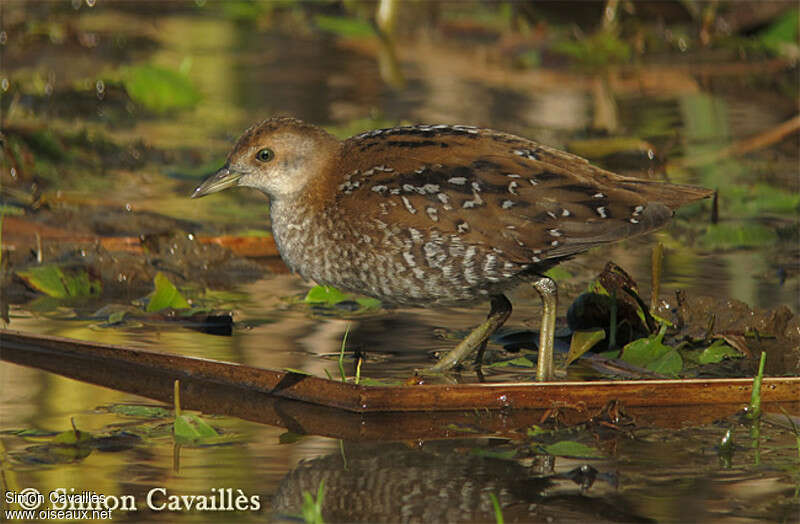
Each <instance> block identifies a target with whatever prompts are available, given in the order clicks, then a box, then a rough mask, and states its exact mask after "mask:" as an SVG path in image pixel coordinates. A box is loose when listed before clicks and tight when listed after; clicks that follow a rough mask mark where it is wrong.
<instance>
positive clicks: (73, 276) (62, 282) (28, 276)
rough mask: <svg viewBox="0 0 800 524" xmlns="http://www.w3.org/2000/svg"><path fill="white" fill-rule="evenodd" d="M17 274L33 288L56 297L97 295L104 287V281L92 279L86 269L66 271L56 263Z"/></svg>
mask: <svg viewBox="0 0 800 524" xmlns="http://www.w3.org/2000/svg"><path fill="white" fill-rule="evenodd" d="M17 276H19V277H20V278H21V279H22V280H24V281H25V283H27V284H28V285H29V286H31V287H32V288H33V289H36V290H37V291H41V292H42V293H44V294H46V295H48V296H51V297H54V298H73V297H88V296H95V295H99V294H100V291H101V290H102V289H103V285H102V283H101V282H100V281H99V280H92V279H91V278H90V277H89V273H88V272H87V271H86V270H85V269H83V270H80V271H77V272H69V271H68V272H65V271H63V270H62V269H61V268H60V267H58V266H56V265H55V264H47V265H44V266H36V267H32V268H30V269H26V270H24V271H17Z"/></svg>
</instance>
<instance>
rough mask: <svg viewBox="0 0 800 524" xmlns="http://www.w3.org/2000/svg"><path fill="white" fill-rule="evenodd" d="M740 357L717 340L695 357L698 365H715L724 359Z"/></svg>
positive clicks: (736, 352) (720, 340) (739, 354)
mask: <svg viewBox="0 0 800 524" xmlns="http://www.w3.org/2000/svg"><path fill="white" fill-rule="evenodd" d="M741 356H742V355H741V353H739V352H738V351H737V350H736V349H734V348H732V347H730V346H729V345H727V344H726V343H725V341H724V340H722V339H717V340H715V341H714V343H713V344H711V345H710V346H708V347H707V348H705V349H704V350H703V352H702V353H700V355H699V356H698V357H697V361H698V362H699V363H700V364H716V363H717V362H721V361H722V360H723V359H724V358H725V357H731V358H738V357H741Z"/></svg>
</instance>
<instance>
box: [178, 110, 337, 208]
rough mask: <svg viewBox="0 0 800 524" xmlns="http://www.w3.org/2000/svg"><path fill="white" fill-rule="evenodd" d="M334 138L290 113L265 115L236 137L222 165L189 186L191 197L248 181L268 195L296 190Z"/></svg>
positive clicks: (325, 157) (326, 157) (323, 159)
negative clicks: (276, 115) (272, 116)
mask: <svg viewBox="0 0 800 524" xmlns="http://www.w3.org/2000/svg"><path fill="white" fill-rule="evenodd" d="M339 145H340V142H339V141H338V140H336V139H335V138H334V137H333V136H331V135H329V134H328V133H326V132H325V131H323V130H322V129H320V128H318V127H316V126H312V125H310V124H306V123H304V122H301V121H300V120H296V119H294V118H285V117H281V118H271V119H269V120H265V121H264V122H261V123H260V124H257V125H255V126H253V127H251V128H250V129H248V130H247V131H245V133H244V134H243V135H242V136H241V137H240V138H239V140H238V141H237V142H236V145H235V146H234V147H233V150H232V151H231V153H230V155H228V160H227V162H225V165H224V166H223V167H222V168H221V169H219V171H217V172H216V173H213V174H212V175H210V176H208V177H207V178H206V179H205V180H203V182H202V183H201V184H200V185H199V186H198V187H197V188H196V189H195V190H194V192H193V193H192V198H199V197H202V196H206V195H209V194H211V193H216V192H218V191H222V190H224V189H228V188H229V187H234V186H243V187H252V188H255V189H258V190H260V191H261V192H263V193H265V194H266V195H268V196H269V197H270V198H272V199H281V198H287V197H291V196H292V195H296V194H298V193H299V192H300V191H301V190H302V189H303V188H304V187H305V186H306V185H307V184H308V183H309V181H310V180H311V179H312V178H313V177H314V176H315V175H317V174H319V173H320V171H321V170H324V169H325V167H326V164H327V163H328V162H329V161H330V159H331V155H333V154H334V152H335V151H336V149H337V147H338V146H339Z"/></svg>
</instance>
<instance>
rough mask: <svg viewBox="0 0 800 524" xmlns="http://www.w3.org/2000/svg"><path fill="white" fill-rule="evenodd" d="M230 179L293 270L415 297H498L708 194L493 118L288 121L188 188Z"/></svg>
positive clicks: (403, 298)
mask: <svg viewBox="0 0 800 524" xmlns="http://www.w3.org/2000/svg"><path fill="white" fill-rule="evenodd" d="M264 149H268V153H264V154H263V155H261V154H260V153H263V150H264ZM262 158H268V160H266V161H264V160H262ZM233 185H240V186H249V187H254V188H256V189H259V190H261V191H262V192H264V193H265V194H267V195H268V196H269V197H270V200H271V209H270V216H271V218H272V227H273V233H274V236H275V240H276V242H277V245H278V248H279V250H280V253H281V256H282V257H283V259H284V260H285V261H286V263H287V264H288V265H289V267H290V268H292V269H293V270H294V271H297V272H298V273H300V274H301V275H303V276H304V277H306V278H310V279H313V280H315V281H317V282H319V283H323V284H330V285H335V286H337V287H340V288H343V289H345V290H348V291H354V292H357V293H362V294H365V295H370V296H373V297H376V298H379V299H381V300H382V301H384V302H386V303H393V304H402V305H409V306H425V307H428V306H432V305H456V304H466V303H471V302H474V301H475V300H476V299H485V298H488V297H490V296H500V295H502V294H503V293H504V291H505V290H507V289H508V288H509V287H512V286H514V285H517V284H518V283H519V282H520V281H521V280H526V279H530V278H531V277H532V276H533V275H536V274H538V273H541V272H543V271H545V270H546V269H548V268H549V267H551V266H553V265H555V264H557V263H558V262H560V261H562V260H564V259H566V258H569V257H571V256H574V255H576V254H578V253H581V252H583V251H586V250H588V249H590V248H591V247H593V246H596V245H599V244H605V243H609V242H615V241H618V240H622V239H624V238H629V237H633V236H636V235H640V234H643V233H647V232H648V231H652V230H654V229H656V228H658V227H660V226H662V225H664V224H665V223H666V222H667V220H669V218H670V217H671V216H672V213H673V210H674V209H675V208H677V207H679V206H681V205H683V204H686V203H689V202H692V201H694V200H698V199H701V198H704V197H707V196H708V195H709V193H710V192H709V191H707V190H705V189H702V188H696V187H691V186H679V185H670V184H663V183H658V182H653V181H649V180H642V179H638V178H631V177H623V176H619V175H616V174H614V173H611V172H608V171H605V170H603V169H600V168H597V167H594V166H592V165H590V164H589V163H588V162H587V161H586V160H585V159H583V158H580V157H578V156H575V155H572V154H569V153H565V152H562V151H559V150H556V149H553V148H550V147H547V146H544V145H541V144H537V143H536V142H533V141H531V140H527V139H525V138H521V137H518V136H514V135H510V134H506V133H501V132H497V131H493V130H489V129H479V128H475V127H471V126H459V125H445V124H439V125H416V126H403V127H395V128H391V129H378V130H374V131H368V132H365V133H362V134H360V135H356V136H354V137H352V138H349V139H347V140H345V141H339V140H337V139H335V138H334V137H332V136H330V135H329V134H327V133H325V132H324V131H322V130H321V129H319V128H317V127H315V126H311V125H308V124H305V123H303V122H300V121H298V120H294V119H289V118H277V119H270V120H267V121H265V122H263V123H261V124H259V125H256V126H254V127H252V128H251V129H249V130H248V131H247V132H245V134H244V135H243V136H242V137H241V138H240V139H239V141H238V142H237V144H236V146H235V147H234V149H233V151H232V153H231V154H230V156H229V158H228V163H227V164H226V166H225V167H224V168H223V169H222V170H220V171H219V172H218V173H217V174H215V175H213V176H212V177H210V178H209V179H208V180H207V181H205V182H204V183H203V185H201V186H200V187H199V188H198V189H197V190H196V192H195V195H194V196H202V195H204V194H208V193H211V192H214V191H219V190H221V189H225V188H227V187H230V186H233ZM506 302H507V301H506Z"/></svg>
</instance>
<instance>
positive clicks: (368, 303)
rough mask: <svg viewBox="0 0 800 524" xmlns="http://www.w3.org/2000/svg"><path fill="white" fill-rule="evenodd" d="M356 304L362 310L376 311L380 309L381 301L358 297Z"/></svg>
mask: <svg viewBox="0 0 800 524" xmlns="http://www.w3.org/2000/svg"><path fill="white" fill-rule="evenodd" d="M356 302H357V303H358V305H359V306H361V307H362V308H364V309H377V308H379V307H381V301H380V300H378V299H377V298H372V297H358V298H357V299H356Z"/></svg>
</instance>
